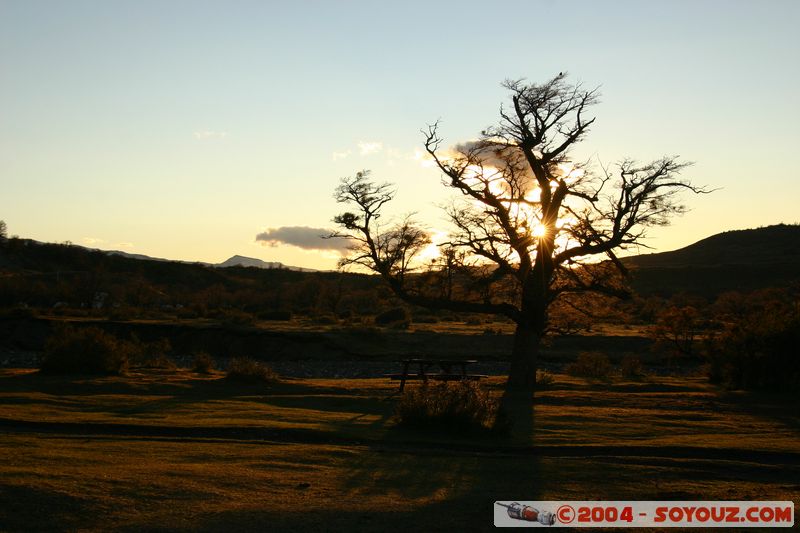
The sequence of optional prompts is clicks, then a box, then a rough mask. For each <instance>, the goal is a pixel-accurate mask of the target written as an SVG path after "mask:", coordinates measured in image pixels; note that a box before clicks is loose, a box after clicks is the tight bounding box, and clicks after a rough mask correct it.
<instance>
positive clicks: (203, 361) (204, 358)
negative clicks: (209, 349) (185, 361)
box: [192, 352, 215, 374]
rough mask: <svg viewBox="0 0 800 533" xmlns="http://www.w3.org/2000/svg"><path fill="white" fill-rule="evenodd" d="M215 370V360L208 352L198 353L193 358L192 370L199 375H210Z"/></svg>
mask: <svg viewBox="0 0 800 533" xmlns="http://www.w3.org/2000/svg"><path fill="white" fill-rule="evenodd" d="M214 368H215V363H214V358H213V357H211V356H210V355H208V354H207V353H206V352H198V353H196V354H195V355H194V357H193V358H192V370H194V371H195V372H197V373H198V374H210V373H211V372H212V371H213V370H214Z"/></svg>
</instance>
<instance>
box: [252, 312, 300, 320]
mask: <svg viewBox="0 0 800 533" xmlns="http://www.w3.org/2000/svg"><path fill="white" fill-rule="evenodd" d="M258 318H259V319H261V320H280V321H289V320H291V319H292V313H291V312H290V311H261V312H260V313H258Z"/></svg>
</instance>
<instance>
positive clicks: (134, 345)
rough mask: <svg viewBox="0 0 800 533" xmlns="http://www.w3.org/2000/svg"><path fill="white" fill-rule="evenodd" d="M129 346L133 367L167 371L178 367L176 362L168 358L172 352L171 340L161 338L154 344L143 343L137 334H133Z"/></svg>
mask: <svg viewBox="0 0 800 533" xmlns="http://www.w3.org/2000/svg"><path fill="white" fill-rule="evenodd" d="M129 346H130V351H131V357H130V359H131V364H132V365H135V366H140V367H144V368H161V369H166V370H172V369H174V368H175V367H176V365H175V362H174V361H173V360H172V359H170V358H169V357H168V356H167V354H168V353H169V352H171V351H172V345H171V344H170V342H169V339H166V338H161V339H159V340H157V341H153V342H143V341H141V340H140V339H139V337H137V336H136V334H133V335H131V341H130V343H129Z"/></svg>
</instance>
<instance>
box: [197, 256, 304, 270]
mask: <svg viewBox="0 0 800 533" xmlns="http://www.w3.org/2000/svg"><path fill="white" fill-rule="evenodd" d="M212 266H215V267H218V268H227V267H235V266H240V267H255V268H266V269H274V268H283V269H286V270H294V271H297V272H317V271H316V270H313V269H310V268H302V267H295V266H287V265H284V264H283V263H279V262H277V261H262V260H261V259H256V258H255V257H245V256H243V255H234V256H233V257H231V258H230V259H227V260H225V261H223V262H222V263H217V264H216V265H212Z"/></svg>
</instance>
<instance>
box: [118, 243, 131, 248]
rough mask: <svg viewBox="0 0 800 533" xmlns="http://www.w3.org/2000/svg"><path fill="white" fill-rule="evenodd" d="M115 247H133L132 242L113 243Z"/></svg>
mask: <svg viewBox="0 0 800 533" xmlns="http://www.w3.org/2000/svg"><path fill="white" fill-rule="evenodd" d="M114 247H115V248H133V247H134V244H133V243H132V242H118V243H116V244H115V245H114Z"/></svg>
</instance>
